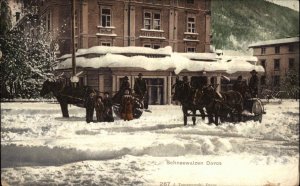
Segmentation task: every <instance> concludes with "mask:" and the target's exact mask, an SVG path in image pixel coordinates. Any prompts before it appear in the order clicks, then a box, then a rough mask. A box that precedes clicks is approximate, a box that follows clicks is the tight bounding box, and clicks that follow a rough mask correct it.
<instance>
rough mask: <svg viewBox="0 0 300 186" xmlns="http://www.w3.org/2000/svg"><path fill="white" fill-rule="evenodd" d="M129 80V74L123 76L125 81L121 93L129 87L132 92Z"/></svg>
mask: <svg viewBox="0 0 300 186" xmlns="http://www.w3.org/2000/svg"><path fill="white" fill-rule="evenodd" d="M128 80H129V78H128V77H127V76H125V77H124V78H123V81H122V84H121V87H120V92H121V95H124V92H125V90H126V89H128V90H129V91H130V92H131V89H130V83H129V81H128Z"/></svg>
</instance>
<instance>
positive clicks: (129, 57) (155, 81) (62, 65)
mask: <svg viewBox="0 0 300 186" xmlns="http://www.w3.org/2000/svg"><path fill="white" fill-rule="evenodd" d="M256 61H257V59H256V58H255V57H252V56H250V57H245V56H235V57H230V56H217V55H216V54H214V53H174V52H172V48H171V47H170V46H168V47H165V48H160V49H151V48H145V47H106V46H95V47H91V48H89V49H79V50H78V51H77V53H76V67H77V72H78V74H79V75H78V76H79V86H83V85H88V86H91V87H93V88H95V89H97V90H99V91H100V92H105V91H108V92H111V93H112V94H114V93H116V92H117V91H119V87H120V84H121V81H122V78H123V77H124V76H128V78H129V82H130V84H131V87H133V86H134V81H135V78H137V77H138V73H140V72H141V73H142V74H143V78H145V79H146V80H147V83H148V94H149V103H150V104H171V103H172V101H171V98H172V85H173V84H174V83H175V80H176V76H179V77H182V76H188V78H189V79H190V81H191V83H193V84H197V83H205V84H210V83H214V84H219V85H221V86H219V90H220V89H221V88H228V82H227V84H226V87H224V86H222V81H224V80H222V79H224V78H225V77H228V78H225V79H229V78H231V79H236V76H238V75H241V74H244V78H245V79H247V77H248V78H249V76H250V73H249V72H250V71H251V70H253V69H255V70H256V71H258V72H259V73H263V72H264V69H263V67H262V66H257V65H256ZM56 71H57V73H58V74H61V73H62V72H64V73H63V74H64V77H65V78H66V79H67V80H68V79H69V78H70V77H71V76H72V58H71V55H70V54H66V55H64V56H62V57H61V58H59V64H58V66H57V69H56ZM229 85H230V82H229Z"/></svg>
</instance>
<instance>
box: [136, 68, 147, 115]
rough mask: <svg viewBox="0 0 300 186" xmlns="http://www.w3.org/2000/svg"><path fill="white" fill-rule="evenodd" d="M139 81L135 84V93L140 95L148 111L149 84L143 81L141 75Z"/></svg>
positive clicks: (140, 74)
mask: <svg viewBox="0 0 300 186" xmlns="http://www.w3.org/2000/svg"><path fill="white" fill-rule="evenodd" d="M138 76H139V77H138V79H136V80H135V83H134V88H133V89H134V92H135V93H136V94H137V95H138V97H139V99H141V100H144V108H145V109H148V96H147V95H146V94H147V83H146V81H145V80H144V79H143V74H142V73H139V75H138Z"/></svg>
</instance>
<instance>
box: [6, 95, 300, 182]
mask: <svg viewBox="0 0 300 186" xmlns="http://www.w3.org/2000/svg"><path fill="white" fill-rule="evenodd" d="M265 108H266V112H267V113H266V114H265V115H264V116H263V121H262V123H259V122H254V121H248V122H241V123H238V124H231V123H223V124H222V125H220V126H218V127H217V126H214V125H207V124H206V123H207V121H203V120H201V119H200V118H197V125H196V126H192V125H189V126H186V127H184V126H183V124H182V123H183V120H182V112H181V107H180V106H175V105H165V106H150V110H151V111H152V112H144V113H143V115H142V117H141V118H139V119H136V120H132V121H122V120H120V119H118V118H115V122H114V123H90V124H87V123H86V122H85V118H84V116H85V110H84V109H82V108H78V107H75V106H70V107H69V109H70V116H71V117H70V118H69V119H66V118H62V117H61V113H60V108H59V105H58V104H54V103H1V180H2V182H5V183H7V184H8V185H172V186H173V185H176V186H179V185H181V186H182V185H184V184H186V185H199V186H200V185H218V186H220V185H240V186H248V185H249V186H250V185H251V186H253V185H280V186H282V185H287V186H292V185H298V183H299V169H298V167H299V147H298V145H299V135H298V132H299V102H296V101H292V100H284V101H283V102H282V104H276V103H273V104H267V105H265ZM189 123H190V124H191V123H192V121H191V118H189Z"/></svg>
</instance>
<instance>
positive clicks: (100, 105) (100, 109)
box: [95, 95, 104, 122]
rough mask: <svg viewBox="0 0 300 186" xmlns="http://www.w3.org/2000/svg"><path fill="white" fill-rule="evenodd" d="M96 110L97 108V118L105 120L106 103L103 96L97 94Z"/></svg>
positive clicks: (98, 120)
mask: <svg viewBox="0 0 300 186" xmlns="http://www.w3.org/2000/svg"><path fill="white" fill-rule="evenodd" d="M95 110H96V118H97V122H103V121H104V119H103V113H104V104H103V99H102V97H101V96H99V95H98V96H97V98H96V100H95Z"/></svg>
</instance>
